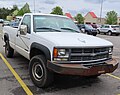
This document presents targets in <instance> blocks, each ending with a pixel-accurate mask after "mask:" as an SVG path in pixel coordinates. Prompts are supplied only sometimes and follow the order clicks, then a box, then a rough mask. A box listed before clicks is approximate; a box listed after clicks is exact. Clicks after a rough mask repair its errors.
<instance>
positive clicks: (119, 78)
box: [106, 73, 120, 95]
mask: <svg viewBox="0 0 120 95" xmlns="http://www.w3.org/2000/svg"><path fill="white" fill-rule="evenodd" d="M106 75H108V76H110V77H113V78H115V79H117V80H120V77H117V76H114V75H112V74H109V73H107V74H106ZM118 95H120V94H118Z"/></svg>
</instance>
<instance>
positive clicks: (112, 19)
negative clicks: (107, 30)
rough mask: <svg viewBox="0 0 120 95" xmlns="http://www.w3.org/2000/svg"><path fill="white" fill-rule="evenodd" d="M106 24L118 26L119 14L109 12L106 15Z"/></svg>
mask: <svg viewBox="0 0 120 95" xmlns="http://www.w3.org/2000/svg"><path fill="white" fill-rule="evenodd" d="M106 24H110V25H112V24H113V25H114V24H117V13H116V12H115V11H110V12H107V14H106Z"/></svg>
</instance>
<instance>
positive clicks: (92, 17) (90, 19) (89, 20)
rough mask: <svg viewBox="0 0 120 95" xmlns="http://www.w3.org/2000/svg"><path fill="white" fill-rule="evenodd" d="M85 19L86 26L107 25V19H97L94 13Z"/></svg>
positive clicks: (88, 14)
mask: <svg viewBox="0 0 120 95" xmlns="http://www.w3.org/2000/svg"><path fill="white" fill-rule="evenodd" d="M84 19H85V20H84V24H105V18H99V17H97V16H96V15H95V13H94V12H88V13H87V14H86V15H85V17H84Z"/></svg>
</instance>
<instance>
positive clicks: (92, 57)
mask: <svg viewBox="0 0 120 95" xmlns="http://www.w3.org/2000/svg"><path fill="white" fill-rule="evenodd" d="M106 59H109V48H108V47H104V48H85V49H84V48H74V49H71V53H70V59H69V60H70V61H81V62H87V61H88V62H90V61H93V62H94V61H98V60H106Z"/></svg>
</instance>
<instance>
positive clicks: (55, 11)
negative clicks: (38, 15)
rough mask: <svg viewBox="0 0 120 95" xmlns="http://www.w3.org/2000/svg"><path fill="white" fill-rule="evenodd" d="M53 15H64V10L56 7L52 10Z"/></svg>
mask: <svg viewBox="0 0 120 95" xmlns="http://www.w3.org/2000/svg"><path fill="white" fill-rule="evenodd" d="M51 14H57V15H63V11H62V8H61V7H59V6H56V7H55V8H53V9H52V12H51Z"/></svg>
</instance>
